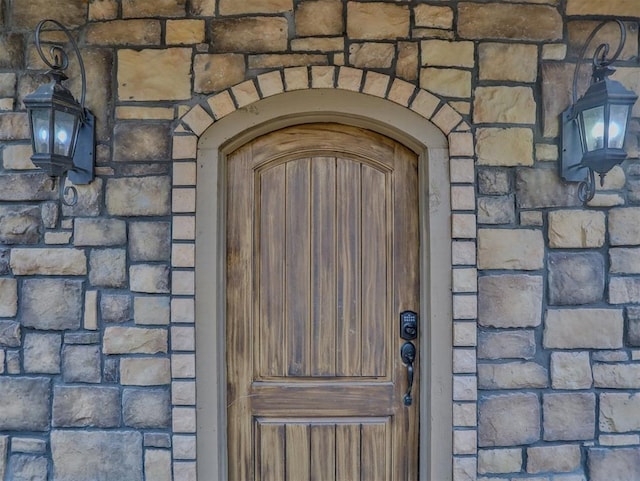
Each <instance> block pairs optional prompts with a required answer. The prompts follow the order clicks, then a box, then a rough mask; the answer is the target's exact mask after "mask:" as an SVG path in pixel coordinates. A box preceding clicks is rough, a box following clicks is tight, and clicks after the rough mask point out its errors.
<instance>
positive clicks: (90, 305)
mask: <svg viewBox="0 0 640 481" xmlns="http://www.w3.org/2000/svg"><path fill="white" fill-rule="evenodd" d="M83 326H84V328H85V329H87V330H91V331H96V330H97V329H98V291H87V292H86V293H85V295H84V319H83Z"/></svg>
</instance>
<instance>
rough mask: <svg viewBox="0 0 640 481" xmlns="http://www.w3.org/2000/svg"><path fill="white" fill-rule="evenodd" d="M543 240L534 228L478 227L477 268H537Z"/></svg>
mask: <svg viewBox="0 0 640 481" xmlns="http://www.w3.org/2000/svg"><path fill="white" fill-rule="evenodd" d="M543 258H544V240H543V238H542V232H540V231H539V230H534V229H478V267H479V268H480V269H518V270H538V269H541V268H542V267H543V264H544V261H543Z"/></svg>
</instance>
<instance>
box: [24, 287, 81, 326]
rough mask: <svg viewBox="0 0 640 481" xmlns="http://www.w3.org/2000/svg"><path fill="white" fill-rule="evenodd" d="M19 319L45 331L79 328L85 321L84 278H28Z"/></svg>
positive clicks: (25, 324)
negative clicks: (78, 279)
mask: <svg viewBox="0 0 640 481" xmlns="http://www.w3.org/2000/svg"><path fill="white" fill-rule="evenodd" d="M21 302H22V306H21V310H20V321H21V322H22V325H23V326H25V327H33V328H35V329H42V330H64V329H78V328H79V327H80V321H81V320H82V281H73V280H68V279H25V280H24V281H23V282H22V297H21Z"/></svg>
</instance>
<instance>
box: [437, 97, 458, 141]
mask: <svg viewBox="0 0 640 481" xmlns="http://www.w3.org/2000/svg"><path fill="white" fill-rule="evenodd" d="M431 121H432V122H433V123H434V124H436V126H438V127H439V128H440V130H442V133H444V134H445V135H448V134H449V132H451V131H452V130H453V129H454V128H456V127H457V126H458V124H460V123H461V122H462V117H461V116H460V114H459V113H458V112H456V111H455V110H454V109H453V108H451V106H449V105H447V104H444V105H443V106H442V107H440V109H439V110H438V111H437V112H436V114H435V115H434V116H433V117H431Z"/></svg>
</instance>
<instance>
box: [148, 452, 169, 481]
mask: <svg viewBox="0 0 640 481" xmlns="http://www.w3.org/2000/svg"><path fill="white" fill-rule="evenodd" d="M144 472H145V475H146V478H147V480H148V481H171V479H172V476H171V451H169V450H168V449H146V450H145V451H144Z"/></svg>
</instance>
